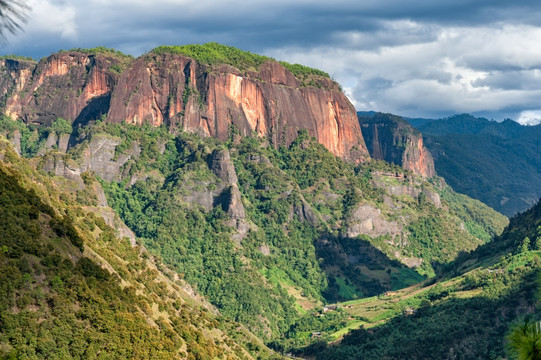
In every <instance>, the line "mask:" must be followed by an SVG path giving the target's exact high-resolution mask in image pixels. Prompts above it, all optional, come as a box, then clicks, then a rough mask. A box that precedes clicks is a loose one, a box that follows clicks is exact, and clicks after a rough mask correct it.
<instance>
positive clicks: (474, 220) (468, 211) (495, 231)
mask: <svg viewBox="0 0 541 360" xmlns="http://www.w3.org/2000/svg"><path fill="white" fill-rule="evenodd" d="M440 195H441V199H442V200H443V201H445V202H446V203H447V204H448V206H449V207H450V210H451V211H452V212H453V213H454V214H455V215H456V216H458V218H459V219H460V220H462V221H463V222H464V224H465V226H466V229H467V230H468V232H469V233H470V234H471V235H473V236H475V237H476V238H478V239H481V240H483V241H484V242H488V241H489V240H492V239H493V238H494V237H495V236H497V235H500V234H501V233H502V231H503V229H504V228H505V227H506V226H507V225H508V224H509V220H508V219H507V218H506V217H505V216H503V215H501V214H499V213H495V212H494V211H492V209H490V208H488V207H487V206H486V205H484V204H483V203H481V202H480V201H478V200H474V199H472V198H470V197H468V196H466V195H463V194H459V193H457V192H455V191H453V189H452V188H450V187H449V186H445V187H444V188H442V189H441V190H440Z"/></svg>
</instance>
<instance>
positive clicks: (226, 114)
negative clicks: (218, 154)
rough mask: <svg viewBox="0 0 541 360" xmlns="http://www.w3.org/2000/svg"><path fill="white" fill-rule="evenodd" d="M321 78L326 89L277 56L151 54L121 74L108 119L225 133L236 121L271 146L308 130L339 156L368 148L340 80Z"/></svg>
mask: <svg viewBox="0 0 541 360" xmlns="http://www.w3.org/2000/svg"><path fill="white" fill-rule="evenodd" d="M321 81H322V82H323V81H324V82H323V83H322V85H321V88H317V87H303V86H301V84H300V82H299V81H298V80H297V79H296V78H295V76H293V74H291V72H289V71H288V70H287V69H286V68H284V67H283V66H282V65H280V64H279V63H278V62H276V61H273V60H269V61H268V62H266V63H264V64H263V65H261V67H260V69H259V70H258V71H252V72H248V71H247V72H243V73H241V72H240V71H239V70H237V69H235V68H234V67H232V66H228V65H221V66H215V67H213V68H209V67H208V66H206V65H203V64H199V63H197V62H196V61H194V60H192V59H190V58H187V57H184V56H182V55H175V54H165V55H156V54H149V55H147V56H143V57H141V58H139V59H137V60H136V61H135V63H134V64H133V66H131V67H130V68H129V69H128V70H127V71H125V72H124V73H123V74H122V76H121V77H120V79H119V81H118V85H117V86H116V87H115V90H114V91H113V95H112V97H111V109H110V111H109V115H108V121H113V122H122V121H127V122H129V123H135V124H141V123H143V122H146V121H148V122H151V123H152V124H154V125H160V124H162V123H167V124H169V125H170V126H178V127H181V128H182V129H184V130H186V131H192V132H197V133H200V134H201V135H204V136H214V137H217V138H219V139H222V140H225V139H226V138H227V136H228V133H229V131H230V128H231V127H232V126H233V127H235V128H236V130H238V131H239V132H240V134H241V135H243V136H247V135H252V134H255V135H257V136H265V137H267V138H268V139H269V140H270V141H271V143H273V144H274V145H278V144H289V143H291V141H293V139H294V138H295V137H296V136H297V132H298V130H300V129H306V130H308V132H309V134H310V135H312V136H314V137H316V139H317V140H318V141H319V142H320V143H321V144H323V145H325V147H327V149H329V150H330V151H331V152H332V153H334V154H335V155H338V156H341V157H343V158H348V159H358V158H360V157H361V156H363V155H367V151H366V147H365V145H364V141H363V138H362V134H361V130H360V127H359V125H358V121H357V117H356V114H355V109H354V108H353V106H352V105H351V103H350V102H349V101H348V100H347V98H346V97H345V96H344V95H343V94H342V93H341V92H340V90H339V88H338V85H337V84H336V83H334V82H333V81H332V80H330V79H325V80H321Z"/></svg>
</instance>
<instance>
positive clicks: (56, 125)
mask: <svg viewBox="0 0 541 360" xmlns="http://www.w3.org/2000/svg"><path fill="white" fill-rule="evenodd" d="M51 130H53V131H54V132H55V133H56V134H57V135H61V134H71V133H72V132H73V128H72V126H71V124H70V123H69V122H68V121H67V120H66V119H63V118H57V119H56V120H55V121H53V123H52V124H51Z"/></svg>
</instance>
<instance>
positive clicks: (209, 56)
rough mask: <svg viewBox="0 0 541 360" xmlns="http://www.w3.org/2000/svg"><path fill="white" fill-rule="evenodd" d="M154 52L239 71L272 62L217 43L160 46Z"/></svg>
mask: <svg viewBox="0 0 541 360" xmlns="http://www.w3.org/2000/svg"><path fill="white" fill-rule="evenodd" d="M152 52H153V53H155V54H158V55H161V54H181V55H185V56H188V57H191V58H192V59H194V60H197V61H198V62H201V63H203V64H207V65H217V64H227V65H231V66H234V67H236V68H237V69H239V70H249V69H253V70H256V69H258V68H259V66H260V65H261V64H263V63H264V62H266V61H268V60H270V58H268V57H266V56H262V55H257V54H253V53H250V52H248V51H243V50H239V49H237V48H234V47H231V46H226V45H221V44H218V43H215V42H211V43H206V44H203V45H197V44H195V45H183V46H159V47H157V48H155V49H152Z"/></svg>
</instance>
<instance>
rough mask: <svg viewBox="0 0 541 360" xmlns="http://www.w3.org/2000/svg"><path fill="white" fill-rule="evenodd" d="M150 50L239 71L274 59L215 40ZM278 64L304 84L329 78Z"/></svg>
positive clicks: (317, 71) (252, 68)
mask: <svg viewBox="0 0 541 360" xmlns="http://www.w3.org/2000/svg"><path fill="white" fill-rule="evenodd" d="M151 52H152V53H155V54H158V55H162V54H180V55H184V56H187V57H190V58H192V59H195V60H197V61H198V62H200V63H202V64H206V65H211V66H213V65H221V64H227V65H231V66H234V67H236V68H237V69H239V70H241V71H245V70H252V71H257V70H258V69H259V67H260V66H261V65H262V64H263V63H265V62H267V61H274V59H272V58H269V57H267V56H262V55H257V54H253V53H251V52H248V51H243V50H239V49H237V48H234V47H231V46H226V45H222V44H218V43H215V42H211V43H206V44H202V45H200V44H194V45H182V46H159V47H157V48H155V49H153V50H152V51H151ZM280 64H281V65H282V66H284V67H285V68H286V69H288V70H289V71H291V73H292V74H293V75H294V76H295V77H296V78H297V79H299V80H300V81H301V83H302V84H303V85H304V86H314V87H322V86H323V85H322V83H320V82H319V81H318V80H319V79H320V78H329V74H327V73H326V72H324V71H321V70H317V69H312V68H310V67H307V66H303V65H300V64H289V63H287V62H285V61H280Z"/></svg>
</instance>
